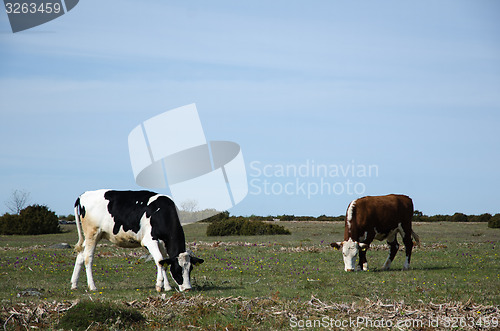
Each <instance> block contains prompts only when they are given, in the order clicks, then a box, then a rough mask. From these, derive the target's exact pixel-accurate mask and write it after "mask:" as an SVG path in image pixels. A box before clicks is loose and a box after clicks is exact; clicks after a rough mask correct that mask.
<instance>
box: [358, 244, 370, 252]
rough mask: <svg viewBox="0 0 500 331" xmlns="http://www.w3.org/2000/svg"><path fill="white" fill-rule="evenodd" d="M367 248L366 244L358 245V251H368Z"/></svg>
mask: <svg viewBox="0 0 500 331" xmlns="http://www.w3.org/2000/svg"><path fill="white" fill-rule="evenodd" d="M368 246H369V245H368V244H364V243H359V249H361V250H362V251H363V252H364V251H366V250H367V249H368Z"/></svg>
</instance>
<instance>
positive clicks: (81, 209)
mask: <svg viewBox="0 0 500 331" xmlns="http://www.w3.org/2000/svg"><path fill="white" fill-rule="evenodd" d="M75 208H78V214H80V215H81V216H82V217H85V207H84V206H82V205H81V204H80V197H78V199H76V201H75ZM75 216H76V215H75Z"/></svg>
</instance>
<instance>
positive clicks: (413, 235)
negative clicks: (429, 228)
mask: <svg viewBox="0 0 500 331" xmlns="http://www.w3.org/2000/svg"><path fill="white" fill-rule="evenodd" d="M411 236H412V237H413V239H415V243H416V244H417V246H420V237H419V236H418V234H416V233H415V231H413V230H411Z"/></svg>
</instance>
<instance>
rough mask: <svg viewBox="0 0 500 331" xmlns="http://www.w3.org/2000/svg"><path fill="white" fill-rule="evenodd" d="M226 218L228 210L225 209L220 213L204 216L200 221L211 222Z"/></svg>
mask: <svg viewBox="0 0 500 331" xmlns="http://www.w3.org/2000/svg"><path fill="white" fill-rule="evenodd" d="M228 218H229V212H228V211H227V210H226V211H223V212H221V213H218V214H215V215H214V216H212V217H209V218H206V219H204V220H202V222H207V223H212V222H217V221H223V220H227V219H228Z"/></svg>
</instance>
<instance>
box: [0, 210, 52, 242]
mask: <svg viewBox="0 0 500 331" xmlns="http://www.w3.org/2000/svg"><path fill="white" fill-rule="evenodd" d="M60 232H61V228H60V227H59V220H58V218H57V216H56V214H55V213H54V212H53V211H51V210H50V209H49V208H48V207H47V206H42V205H31V206H28V207H26V208H24V209H23V210H21V212H20V213H19V215H11V214H5V215H3V216H2V217H0V234H8V235H12V234H21V235H36V234H48V233H60Z"/></svg>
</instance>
